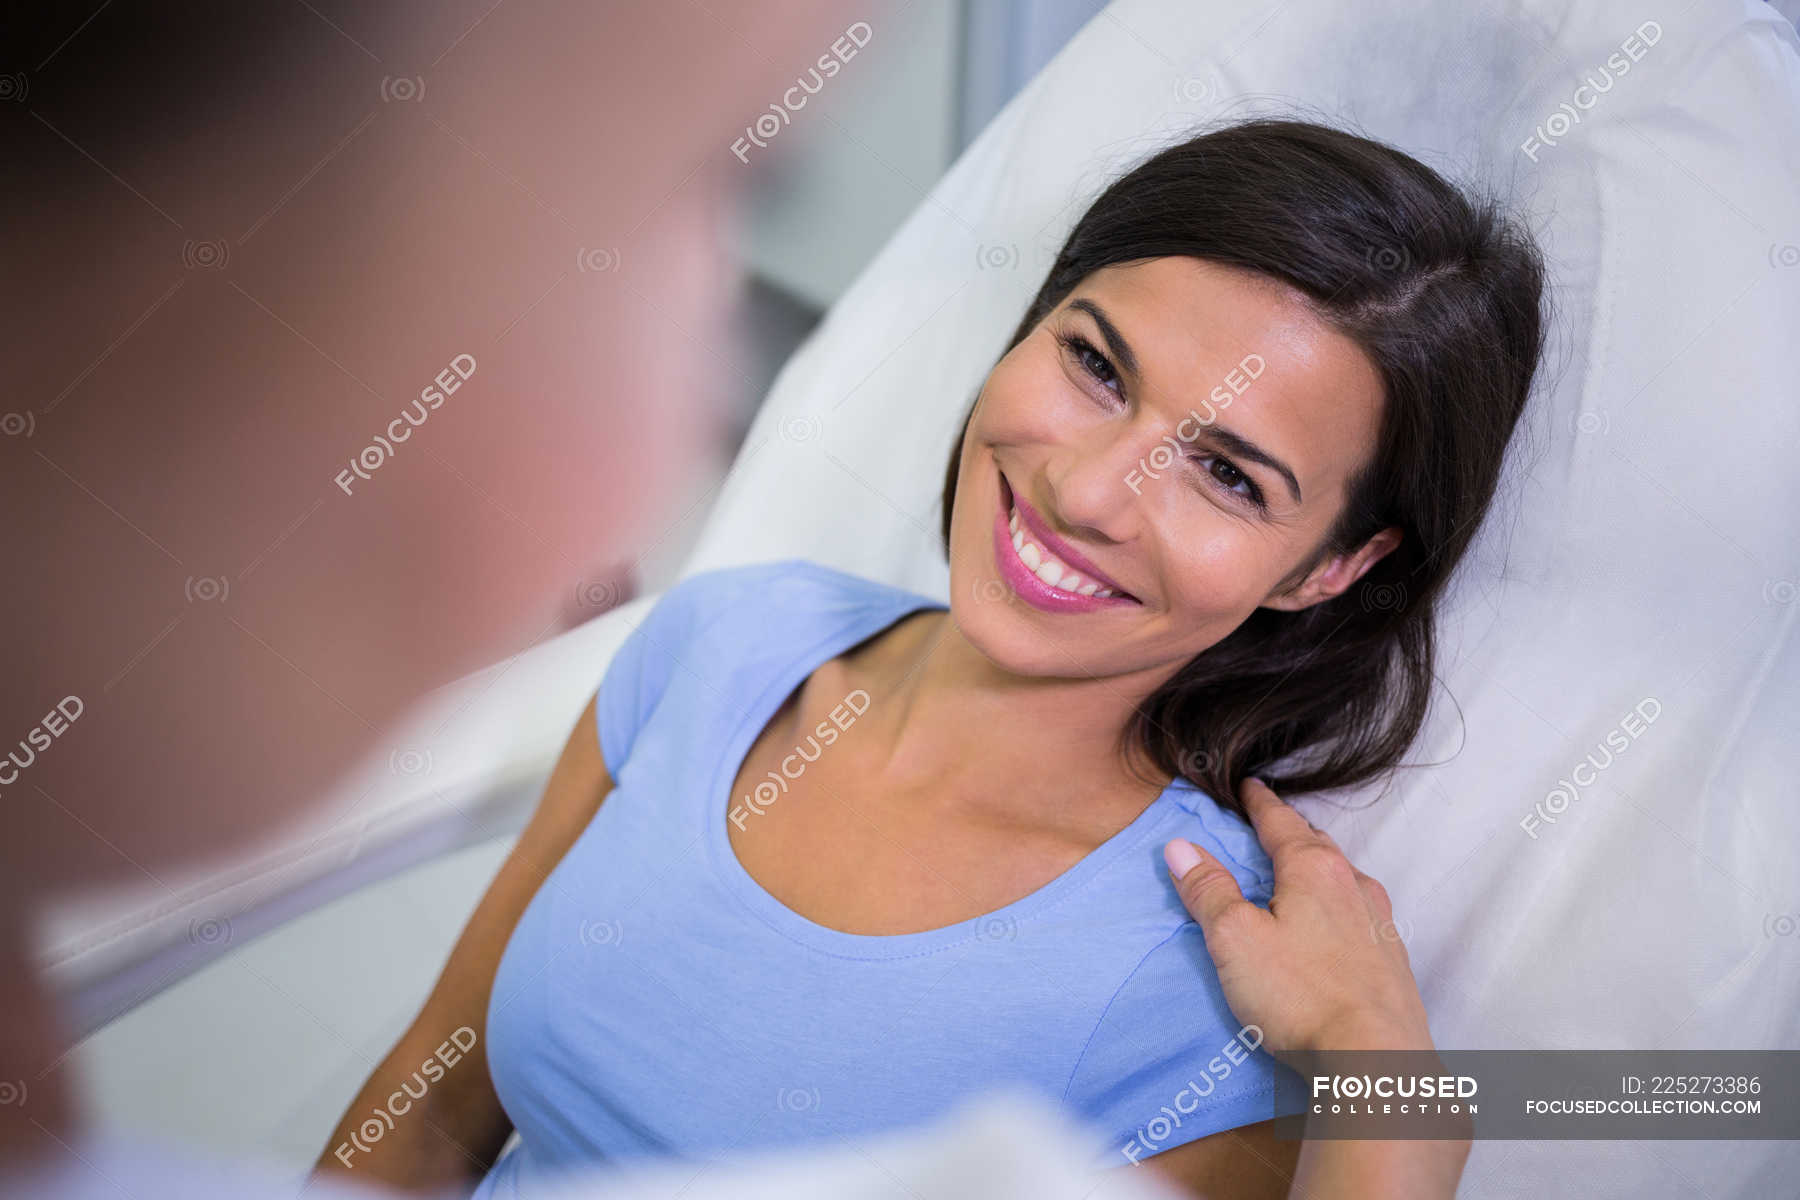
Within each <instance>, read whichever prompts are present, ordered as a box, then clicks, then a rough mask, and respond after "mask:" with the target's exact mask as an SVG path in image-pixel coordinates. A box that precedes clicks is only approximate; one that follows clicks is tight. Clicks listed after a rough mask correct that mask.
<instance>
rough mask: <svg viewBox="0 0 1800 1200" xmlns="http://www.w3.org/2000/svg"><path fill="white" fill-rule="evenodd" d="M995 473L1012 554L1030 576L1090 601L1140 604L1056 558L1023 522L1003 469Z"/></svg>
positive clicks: (1124, 592) (1067, 593)
mask: <svg viewBox="0 0 1800 1200" xmlns="http://www.w3.org/2000/svg"><path fill="white" fill-rule="evenodd" d="M999 476H1000V505H1001V509H1002V511H1003V512H1005V513H1006V516H1007V528H1008V530H1009V532H1010V533H1011V535H1012V548H1013V553H1014V555H1015V556H1016V557H1017V560H1018V561H1019V562H1020V563H1021V564H1022V565H1023V566H1024V567H1025V568H1026V570H1027V571H1029V572H1030V574H1031V575H1032V576H1033V577H1035V578H1036V579H1038V580H1039V581H1041V582H1042V583H1043V584H1044V585H1045V586H1046V587H1048V588H1051V589H1053V590H1055V591H1058V592H1062V593H1064V594H1065V595H1068V596H1086V597H1089V598H1091V599H1094V600H1100V601H1107V600H1111V601H1113V602H1115V603H1128V604H1141V603H1142V601H1140V600H1139V599H1138V598H1137V597H1136V596H1133V595H1132V594H1131V593H1130V592H1127V591H1125V590H1124V589H1123V588H1119V587H1115V586H1113V585H1112V584H1110V583H1103V582H1101V581H1100V580H1099V579H1097V578H1095V577H1094V576H1093V575H1092V574H1090V573H1088V572H1086V571H1083V570H1081V569H1079V568H1077V567H1075V566H1073V565H1071V564H1069V563H1067V562H1065V561H1063V560H1062V559H1061V558H1059V557H1057V556H1056V555H1055V554H1054V553H1053V552H1052V551H1051V550H1050V549H1049V547H1047V546H1046V545H1045V544H1044V543H1043V541H1042V540H1040V539H1039V538H1038V536H1037V535H1036V534H1035V533H1033V532H1032V529H1031V526H1030V525H1029V524H1028V523H1027V522H1026V521H1025V518H1024V516H1023V514H1022V513H1021V512H1020V510H1019V506H1018V500H1017V497H1016V496H1015V495H1014V494H1013V490H1012V485H1011V484H1010V483H1009V482H1007V478H1006V474H1005V472H999Z"/></svg>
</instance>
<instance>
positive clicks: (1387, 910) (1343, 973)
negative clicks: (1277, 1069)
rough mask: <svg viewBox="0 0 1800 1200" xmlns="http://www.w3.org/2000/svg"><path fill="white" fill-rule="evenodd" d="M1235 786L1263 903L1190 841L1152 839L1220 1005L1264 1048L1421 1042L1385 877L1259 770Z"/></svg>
mask: <svg viewBox="0 0 1800 1200" xmlns="http://www.w3.org/2000/svg"><path fill="white" fill-rule="evenodd" d="M1238 791H1239V794H1240V795H1242V796H1243V798H1244V807H1245V809H1246V811H1248V813H1249V815H1250V821H1251V824H1252V825H1253V826H1254V827H1255V829H1256V836H1257V838H1258V840H1259V841H1261V842H1262V845H1263V849H1264V850H1265V851H1267V852H1268V855H1269V858H1270V859H1271V860H1272V861H1273V863H1274V866H1275V892H1274V896H1273V898H1272V899H1271V900H1270V901H1269V908H1268V911H1266V912H1265V911H1264V910H1262V909H1261V908H1258V907H1257V906H1256V905H1254V904H1252V903H1250V901H1248V900H1246V899H1244V895H1243V892H1242V891H1240V890H1239V888H1238V885H1237V880H1236V879H1234V878H1233V877H1232V875H1231V872H1230V871H1228V870H1226V869H1225V867H1224V866H1222V865H1221V864H1220V863H1219V861H1218V860H1217V859H1215V858H1214V857H1213V856H1212V855H1210V854H1208V853H1207V852H1206V851H1204V850H1202V849H1201V848H1200V847H1198V846H1195V845H1194V844H1193V843H1192V842H1189V841H1186V840H1185V839H1182V838H1176V839H1175V840H1173V841H1171V842H1169V843H1168V845H1166V846H1164V847H1163V858H1164V859H1165V861H1167V863H1168V864H1169V873H1170V874H1171V875H1172V876H1174V878H1175V886H1176V889H1177V890H1178V891H1179V892H1180V893H1181V899H1182V902H1183V903H1184V904H1186V905H1187V909H1188V912H1190V913H1192V914H1193V916H1194V920H1196V921H1197V922H1199V924H1200V929H1201V932H1202V933H1204V934H1205V936H1206V949H1207V952H1208V953H1209V954H1211V955H1212V959H1213V963H1214V965H1215V966H1216V967H1217V968H1218V972H1219V984H1220V987H1221V988H1222V989H1223V991H1224V993H1225V1002H1226V1003H1227V1004H1228V1005H1230V1006H1231V1011H1232V1014H1233V1015H1234V1016H1235V1017H1237V1019H1238V1020H1240V1021H1242V1022H1244V1023H1245V1024H1250V1025H1256V1026H1258V1027H1259V1028H1260V1029H1261V1030H1262V1031H1263V1039H1264V1042H1265V1044H1266V1045H1267V1046H1268V1047H1269V1048H1270V1049H1271V1050H1429V1049H1431V1048H1432V1045H1431V1031H1430V1029H1429V1027H1428V1026H1427V1024H1426V1019H1425V1003H1424V1001H1423V1000H1422V999H1421V998H1420V996H1419V985H1418V983H1417V982H1416V981H1415V980H1414V979H1413V973H1412V966H1411V964H1410V963H1409V962H1408V961H1407V957H1406V947H1405V945H1403V944H1402V943H1401V941H1400V939H1399V937H1398V936H1396V935H1395V933H1394V925H1393V918H1394V910H1393V906H1392V904H1391V903H1390V902H1389V900H1388V894H1387V889H1385V888H1383V887H1382V886H1381V884H1380V883H1378V882H1377V881H1376V880H1375V879H1373V878H1371V877H1370V876H1368V875H1365V874H1363V873H1362V872H1361V871H1359V870H1357V869H1356V868H1355V867H1354V866H1352V865H1351V864H1350V860H1349V859H1347V858H1345V857H1344V852H1343V851H1342V850H1339V849H1338V846H1337V843H1336V842H1335V841H1333V840H1332V838H1331V835H1330V834H1328V833H1325V832H1324V831H1323V830H1318V829H1314V828H1313V827H1312V825H1310V824H1309V823H1308V822H1307V820H1306V818H1305V817H1302V816H1301V815H1300V814H1299V813H1298V812H1297V811H1295V810H1294V809H1293V808H1292V807H1290V806H1289V805H1288V804H1287V803H1285V802H1284V801H1282V800H1281V799H1280V798H1279V797H1278V796H1276V795H1275V793H1274V792H1273V791H1271V790H1270V789H1269V788H1268V786H1267V785H1266V784H1264V783H1263V782H1262V781H1261V780H1259V779H1245V780H1244V781H1243V783H1242V784H1240V786H1239V789H1238Z"/></svg>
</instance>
